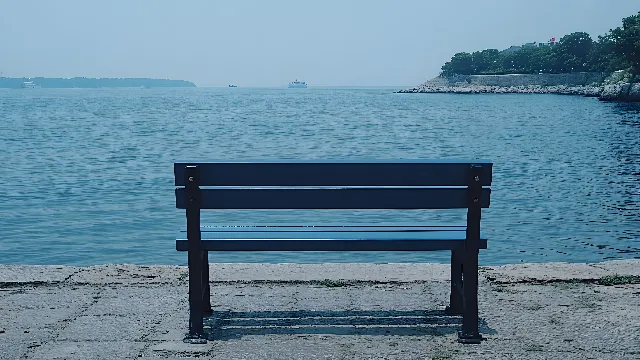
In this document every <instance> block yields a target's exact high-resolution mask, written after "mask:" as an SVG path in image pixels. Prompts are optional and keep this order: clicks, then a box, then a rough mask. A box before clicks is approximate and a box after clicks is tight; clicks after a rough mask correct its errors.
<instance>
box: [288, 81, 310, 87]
mask: <svg viewBox="0 0 640 360" xmlns="http://www.w3.org/2000/svg"><path fill="white" fill-rule="evenodd" d="M306 88H307V83H306V82H304V81H298V79H296V81H292V82H290V83H289V89H306Z"/></svg>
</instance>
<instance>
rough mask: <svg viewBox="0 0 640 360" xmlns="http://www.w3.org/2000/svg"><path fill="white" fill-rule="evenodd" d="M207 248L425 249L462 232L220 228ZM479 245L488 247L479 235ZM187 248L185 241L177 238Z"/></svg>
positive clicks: (444, 244) (452, 243)
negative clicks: (248, 229)
mask: <svg viewBox="0 0 640 360" xmlns="http://www.w3.org/2000/svg"><path fill="white" fill-rule="evenodd" d="M202 236H203V240H202V249H203V250H206V251H427V250H454V249H461V248H463V247H464V244H465V237H466V232H465V231H460V230H457V231H447V230H445V231H441V230H437V231H433V230H427V231H420V230H414V231H232V232H229V231H222V232H204V233H203V234H202ZM479 245H480V248H481V249H486V248H487V239H486V237H484V236H481V240H480V244H479ZM176 249H177V250H178V251H187V240H186V239H178V240H177V241H176Z"/></svg>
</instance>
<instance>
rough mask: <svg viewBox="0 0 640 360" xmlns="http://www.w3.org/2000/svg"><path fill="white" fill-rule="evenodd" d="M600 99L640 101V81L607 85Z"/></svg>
mask: <svg viewBox="0 0 640 360" xmlns="http://www.w3.org/2000/svg"><path fill="white" fill-rule="evenodd" d="M600 100H606V101H632V102H640V83H635V84H629V83H621V84H614V85H605V86H604V87H603V89H602V92H601V94H600Z"/></svg>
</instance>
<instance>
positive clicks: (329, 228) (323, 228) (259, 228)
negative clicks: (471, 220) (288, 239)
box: [180, 225, 466, 233]
mask: <svg viewBox="0 0 640 360" xmlns="http://www.w3.org/2000/svg"><path fill="white" fill-rule="evenodd" d="M185 231H186V230H185V229H182V230H180V232H183V233H184V232H185ZM200 231H201V232H203V233H206V232H238V231H242V232H264V231H268V232H301V231H308V232H313V231H320V232H334V231H340V232H362V231H387V232H400V231H466V225H431V226H430V225H426V226H410V225H237V226H229V225H219V226H213V225H205V226H201V227H200Z"/></svg>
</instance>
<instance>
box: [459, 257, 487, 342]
mask: <svg viewBox="0 0 640 360" xmlns="http://www.w3.org/2000/svg"><path fill="white" fill-rule="evenodd" d="M464 257H465V259H464V264H463V266H464V267H463V273H462V281H463V291H464V294H463V302H464V306H463V307H464V310H463V314H462V331H461V332H459V333H458V341H459V342H461V343H467V344H479V343H480V341H481V340H482V336H481V335H480V332H479V331H478V250H475V251H465V254H464Z"/></svg>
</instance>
